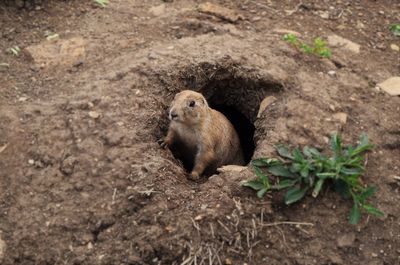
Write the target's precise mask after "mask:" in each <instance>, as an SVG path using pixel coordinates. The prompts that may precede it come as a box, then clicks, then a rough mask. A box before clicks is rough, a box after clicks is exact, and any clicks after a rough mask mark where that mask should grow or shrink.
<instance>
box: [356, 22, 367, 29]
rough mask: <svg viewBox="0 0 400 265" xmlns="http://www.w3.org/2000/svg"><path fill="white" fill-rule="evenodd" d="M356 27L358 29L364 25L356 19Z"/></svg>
mask: <svg viewBox="0 0 400 265" xmlns="http://www.w3.org/2000/svg"><path fill="white" fill-rule="evenodd" d="M356 27H357V28H358V29H365V25H364V23H362V22H361V21H357V25H356Z"/></svg>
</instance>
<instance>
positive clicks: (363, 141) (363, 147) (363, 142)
mask: <svg viewBox="0 0 400 265" xmlns="http://www.w3.org/2000/svg"><path fill="white" fill-rule="evenodd" d="M372 147H374V146H373V145H372V144H369V140H368V135H367V134H366V133H362V134H361V136H360V144H359V145H357V147H356V148H355V149H354V150H353V152H352V156H355V155H358V154H360V153H362V152H365V151H368V150H370V149H371V148H372Z"/></svg>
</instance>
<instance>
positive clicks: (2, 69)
mask: <svg viewBox="0 0 400 265" xmlns="http://www.w3.org/2000/svg"><path fill="white" fill-rule="evenodd" d="M8 68H10V65H9V64H8V63H0V72H6V71H7V70H8Z"/></svg>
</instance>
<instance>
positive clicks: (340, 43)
mask: <svg viewBox="0 0 400 265" xmlns="http://www.w3.org/2000/svg"><path fill="white" fill-rule="evenodd" d="M328 43H329V45H331V46H336V47H338V48H342V49H345V50H348V51H351V52H354V53H360V45H359V44H357V43H355V42H352V41H350V40H348V39H345V38H342V37H340V36H337V35H330V36H328Z"/></svg>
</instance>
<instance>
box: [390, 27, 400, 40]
mask: <svg viewBox="0 0 400 265" xmlns="http://www.w3.org/2000/svg"><path fill="white" fill-rule="evenodd" d="M389 29H390V31H391V32H392V33H393V35H395V36H397V37H400V24H392V25H390V26H389Z"/></svg>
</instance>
